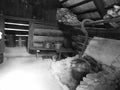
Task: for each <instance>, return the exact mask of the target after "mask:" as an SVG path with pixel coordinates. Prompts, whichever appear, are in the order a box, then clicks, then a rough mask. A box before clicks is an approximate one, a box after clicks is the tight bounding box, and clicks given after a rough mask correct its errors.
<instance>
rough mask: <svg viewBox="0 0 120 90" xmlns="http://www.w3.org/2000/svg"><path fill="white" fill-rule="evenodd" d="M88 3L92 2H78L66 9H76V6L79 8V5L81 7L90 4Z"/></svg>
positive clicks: (86, 0)
mask: <svg viewBox="0 0 120 90" xmlns="http://www.w3.org/2000/svg"><path fill="white" fill-rule="evenodd" d="M90 1H92V0H84V1H82V2H79V3H77V4H74V5H72V6H70V7H68V8H69V9H72V8H75V7H77V6H80V5H83V4H87V3H88V2H90Z"/></svg>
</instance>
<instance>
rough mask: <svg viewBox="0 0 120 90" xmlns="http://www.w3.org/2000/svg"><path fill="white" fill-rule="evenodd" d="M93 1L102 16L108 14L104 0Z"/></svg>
mask: <svg viewBox="0 0 120 90" xmlns="http://www.w3.org/2000/svg"><path fill="white" fill-rule="evenodd" d="M93 1H94V4H95V6H96V7H97V10H98V12H99V14H100V16H101V17H103V16H104V15H105V14H106V9H105V6H104V2H103V0H93Z"/></svg>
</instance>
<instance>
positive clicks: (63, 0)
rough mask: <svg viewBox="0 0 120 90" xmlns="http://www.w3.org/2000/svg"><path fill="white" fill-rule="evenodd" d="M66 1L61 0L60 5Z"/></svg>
mask: <svg viewBox="0 0 120 90" xmlns="http://www.w3.org/2000/svg"><path fill="white" fill-rule="evenodd" d="M66 1H68V0H62V1H61V2H60V3H61V4H62V3H64V2H66Z"/></svg>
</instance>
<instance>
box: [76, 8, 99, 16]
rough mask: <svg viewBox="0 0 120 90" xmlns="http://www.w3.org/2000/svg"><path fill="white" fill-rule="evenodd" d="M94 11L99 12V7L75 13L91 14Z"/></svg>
mask: <svg viewBox="0 0 120 90" xmlns="http://www.w3.org/2000/svg"><path fill="white" fill-rule="evenodd" d="M93 12H97V9H91V10H86V11H83V12H75V14H77V15H80V14H87V13H88V14H89V13H93Z"/></svg>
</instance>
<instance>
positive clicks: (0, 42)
mask: <svg viewBox="0 0 120 90" xmlns="http://www.w3.org/2000/svg"><path fill="white" fill-rule="evenodd" d="M0 32H1V33H2V36H1V39H0V63H2V62H3V57H4V56H3V52H4V48H5V43H4V19H3V16H2V15H0Z"/></svg>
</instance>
